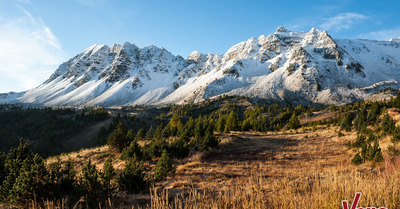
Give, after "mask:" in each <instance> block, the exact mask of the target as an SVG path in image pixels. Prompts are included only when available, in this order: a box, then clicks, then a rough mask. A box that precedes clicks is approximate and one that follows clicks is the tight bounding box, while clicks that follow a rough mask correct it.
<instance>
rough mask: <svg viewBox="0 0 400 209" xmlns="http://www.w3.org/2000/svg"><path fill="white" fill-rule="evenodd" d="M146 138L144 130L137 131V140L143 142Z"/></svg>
mask: <svg viewBox="0 0 400 209" xmlns="http://www.w3.org/2000/svg"><path fill="white" fill-rule="evenodd" d="M145 137H146V131H145V130H144V128H141V129H139V131H138V132H137V134H136V138H137V139H138V140H143V139H144V138H145Z"/></svg>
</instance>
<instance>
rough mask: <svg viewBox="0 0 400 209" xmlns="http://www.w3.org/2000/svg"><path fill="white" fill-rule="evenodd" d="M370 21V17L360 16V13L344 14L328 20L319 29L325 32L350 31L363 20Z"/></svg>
mask: <svg viewBox="0 0 400 209" xmlns="http://www.w3.org/2000/svg"><path fill="white" fill-rule="evenodd" d="M366 19H368V16H365V15H362V14H358V13H342V14H338V15H336V16H335V17H331V18H328V19H326V21H325V22H324V23H322V24H321V25H320V26H319V27H320V28H321V29H323V30H334V31H340V30H344V29H349V28H351V27H352V26H354V25H355V24H357V23H359V22H361V21H362V20H366Z"/></svg>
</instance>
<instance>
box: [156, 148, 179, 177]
mask: <svg viewBox="0 0 400 209" xmlns="http://www.w3.org/2000/svg"><path fill="white" fill-rule="evenodd" d="M174 172H175V168H174V167H173V165H172V162H171V160H170V158H169V156H168V153H167V151H166V150H164V151H163V152H162V154H161V158H160V159H159V160H158V162H157V165H156V172H155V173H154V180H156V181H160V180H163V179H164V178H165V177H167V176H168V175H169V174H171V173H174Z"/></svg>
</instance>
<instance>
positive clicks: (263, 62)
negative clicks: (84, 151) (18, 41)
mask: <svg viewBox="0 0 400 209" xmlns="http://www.w3.org/2000/svg"><path fill="white" fill-rule="evenodd" d="M398 40H399V39H398V38H396V39H392V40H391V41H393V42H398ZM398 46H399V44H398V43H393V44H388V42H379V41H369V40H345V39H339V40H334V39H333V38H332V37H331V36H330V35H329V34H328V33H327V32H326V31H321V30H318V29H316V28H312V29H311V30H310V31H308V32H302V31H300V32H293V31H289V30H287V29H286V28H284V27H283V26H280V27H278V29H277V30H276V32H275V33H273V34H270V35H268V36H265V35H261V36H259V37H258V38H254V37H252V38H250V39H248V40H247V41H243V42H240V43H238V44H236V45H234V46H232V47H231V48H230V49H229V50H228V51H227V52H226V53H225V54H223V55H218V54H201V53H199V52H197V51H193V52H192V53H191V54H190V55H189V56H188V57H187V59H184V58H183V57H181V56H175V55H173V54H172V53H170V52H169V51H168V50H166V49H164V48H159V47H157V46H148V47H144V48H139V47H137V46H136V45H135V44H131V43H129V42H125V43H124V44H122V45H119V44H113V45H111V46H110V47H109V46H106V45H97V44H95V45H92V46H90V47H89V48H87V49H85V50H84V51H83V52H82V53H80V54H78V55H76V56H74V57H73V58H71V59H70V60H68V61H67V62H65V63H63V64H61V65H60V66H59V67H58V69H57V70H56V71H55V72H54V73H53V75H51V77H50V78H49V79H48V80H47V81H46V82H44V83H43V84H42V85H40V86H38V87H37V88H34V89H31V90H29V91H27V92H24V93H21V94H18V95H17V96H15V94H13V95H11V94H10V95H9V96H4V95H3V96H2V97H0V103H2V102H3V103H4V101H6V102H8V103H10V102H26V103H35V104H41V105H45V106H65V105H71V106H91V105H101V106H115V105H135V104H154V105H162V104H169V103H175V104H183V103H188V102H198V101H201V100H202V99H204V98H206V97H217V96H220V95H225V94H226V95H243V96H248V97H255V98H258V99H260V98H261V99H267V100H271V99H272V100H280V101H284V102H289V103H290V104H296V103H303V104H309V103H319V104H344V103H347V102H352V101H356V100H362V99H366V98H367V97H368V95H371V94H373V93H374V92H377V91H379V90H381V89H385V88H388V87H392V88H399V87H400V84H399V83H400V71H399V70H398V69H400V51H399V50H400V47H398Z"/></svg>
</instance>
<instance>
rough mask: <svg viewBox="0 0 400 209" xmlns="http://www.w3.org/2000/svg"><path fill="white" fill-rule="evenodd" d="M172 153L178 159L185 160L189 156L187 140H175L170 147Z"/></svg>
mask: <svg viewBox="0 0 400 209" xmlns="http://www.w3.org/2000/svg"><path fill="white" fill-rule="evenodd" d="M169 150H170V153H171V154H172V155H173V156H175V157H178V158H184V157H186V156H188V155H189V147H188V145H187V143H186V141H185V140H183V139H175V140H174V141H173V142H172V143H171V144H170V146H169Z"/></svg>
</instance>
